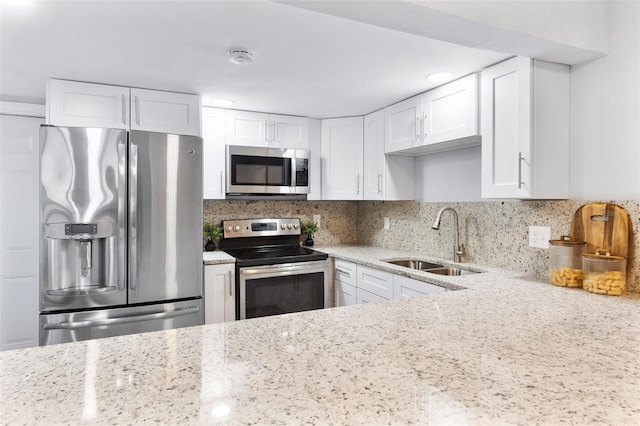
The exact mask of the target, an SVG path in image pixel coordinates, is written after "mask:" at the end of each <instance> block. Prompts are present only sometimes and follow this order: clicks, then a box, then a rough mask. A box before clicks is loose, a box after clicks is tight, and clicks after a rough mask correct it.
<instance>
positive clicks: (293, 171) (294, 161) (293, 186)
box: [291, 157, 298, 188]
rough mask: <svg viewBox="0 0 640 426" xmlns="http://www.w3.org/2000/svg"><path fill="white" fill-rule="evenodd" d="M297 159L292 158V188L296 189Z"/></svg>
mask: <svg viewBox="0 0 640 426" xmlns="http://www.w3.org/2000/svg"><path fill="white" fill-rule="evenodd" d="M296 174H297V170H296V157H293V158H291V187H292V188H295V187H296V186H297V184H298V182H297V179H296Z"/></svg>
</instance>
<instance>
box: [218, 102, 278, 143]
mask: <svg viewBox="0 0 640 426" xmlns="http://www.w3.org/2000/svg"><path fill="white" fill-rule="evenodd" d="M268 117H269V114H264V113H261V112H250V111H236V110H233V109H229V110H227V119H226V121H227V126H226V141H227V145H243V146H269V138H268V129H267V126H268V122H269V120H268Z"/></svg>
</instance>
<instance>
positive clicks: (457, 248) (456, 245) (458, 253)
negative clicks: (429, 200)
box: [431, 207, 464, 262]
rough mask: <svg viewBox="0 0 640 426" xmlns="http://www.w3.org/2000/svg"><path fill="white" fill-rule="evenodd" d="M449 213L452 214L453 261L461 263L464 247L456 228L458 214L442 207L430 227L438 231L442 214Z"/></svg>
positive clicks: (458, 230)
mask: <svg viewBox="0 0 640 426" xmlns="http://www.w3.org/2000/svg"><path fill="white" fill-rule="evenodd" d="M445 211H450V212H451V213H453V238H454V242H453V261H454V262H462V256H464V247H463V246H462V245H461V244H460V229H459V228H458V213H456V211H455V210H454V209H453V208H451V207H443V208H441V209H440V211H439V212H438V216H436V221H435V222H433V225H432V226H431V227H432V228H433V229H435V230H438V229H440V220H441V219H442V213H444V212H445Z"/></svg>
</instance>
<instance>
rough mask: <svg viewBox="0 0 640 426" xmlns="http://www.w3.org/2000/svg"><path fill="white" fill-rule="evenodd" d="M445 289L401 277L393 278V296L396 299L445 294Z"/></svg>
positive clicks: (395, 276)
mask: <svg viewBox="0 0 640 426" xmlns="http://www.w3.org/2000/svg"><path fill="white" fill-rule="evenodd" d="M445 291H447V290H446V289H445V288H444V287H440V286H437V285H433V284H429V283H425V282H424V281H418V280H414V279H413V278H407V277H403V276H400V275H394V276H393V294H394V298H395V299H404V298H407V297H417V296H426V295H428V294H437V293H444V292H445Z"/></svg>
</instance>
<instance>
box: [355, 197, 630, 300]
mask: <svg viewBox="0 0 640 426" xmlns="http://www.w3.org/2000/svg"><path fill="white" fill-rule="evenodd" d="M614 202H615V203H616V204H619V205H621V206H622V207H624V208H625V209H626V210H627V211H628V213H629V216H630V217H631V222H632V228H633V231H634V235H633V241H634V247H635V248H637V247H639V246H640V235H639V234H638V233H637V229H638V226H639V225H640V202H638V201H614ZM583 204H584V202H579V201H483V202H458V203H417V202H412V201H404V202H389V201H386V202H374V201H370V202H369V201H365V202H359V203H358V212H357V215H358V219H357V226H358V244H362V245H372V246H381V247H385V248H390V249H398V250H409V251H415V252H423V253H424V254H425V255H433V256H438V257H444V258H449V259H453V216H452V215H451V214H450V213H445V214H444V215H443V216H442V222H441V226H440V230H438V231H436V230H433V229H432V228H431V225H432V224H433V222H434V220H435V218H436V215H437V214H438V211H439V210H440V208H442V207H445V206H450V207H453V208H454V209H455V210H456V212H457V213H458V216H459V226H460V241H461V242H462V243H463V244H464V247H465V252H466V256H465V257H464V258H463V261H464V262H469V263H477V264H480V265H487V266H495V267H499V268H505V269H511V270H515V271H522V272H526V273H531V274H535V275H546V274H547V273H548V268H549V251H548V250H545V249H539V248H532V247H529V236H528V235H529V234H528V233H529V226H531V225H536V226H549V227H551V238H552V239H557V238H558V237H560V235H563V234H567V233H569V230H570V228H571V220H572V217H573V214H574V212H575V211H576V210H577V209H578V208H579V207H580V206H581V205H583ZM384 217H388V218H389V219H390V229H388V230H385V229H383V220H384ZM635 251H637V250H635ZM632 259H633V261H632V265H631V273H630V275H629V277H628V280H627V290H628V291H633V292H640V262H639V261H638V258H637V256H635V255H632Z"/></svg>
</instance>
